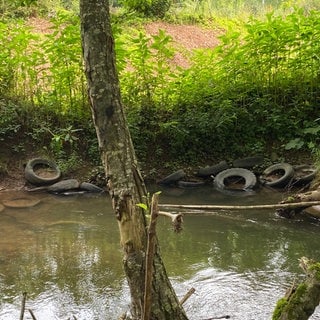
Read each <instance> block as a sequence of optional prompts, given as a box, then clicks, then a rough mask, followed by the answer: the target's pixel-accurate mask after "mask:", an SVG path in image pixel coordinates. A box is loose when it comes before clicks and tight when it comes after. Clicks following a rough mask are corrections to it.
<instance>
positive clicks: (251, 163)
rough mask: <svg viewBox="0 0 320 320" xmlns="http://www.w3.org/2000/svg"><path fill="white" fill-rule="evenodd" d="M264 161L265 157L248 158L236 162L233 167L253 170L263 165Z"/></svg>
mask: <svg viewBox="0 0 320 320" xmlns="http://www.w3.org/2000/svg"><path fill="white" fill-rule="evenodd" d="M263 161H264V157H263V156H253V157H247V158H242V159H237V160H234V161H233V163H232V165H233V166H234V167H235V168H245V169H251V168H253V167H255V166H259V165H261V164H262V163H263Z"/></svg>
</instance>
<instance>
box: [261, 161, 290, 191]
mask: <svg viewBox="0 0 320 320" xmlns="http://www.w3.org/2000/svg"><path fill="white" fill-rule="evenodd" d="M293 176H294V169H293V167H292V166H291V165H290V164H288V163H276V164H274V165H272V166H270V167H268V168H267V169H265V170H264V171H263V173H262V175H261V177H260V180H261V182H262V183H263V184H264V185H266V186H268V187H279V188H283V187H286V186H287V185H288V184H289V183H290V182H291V181H292V178H293Z"/></svg>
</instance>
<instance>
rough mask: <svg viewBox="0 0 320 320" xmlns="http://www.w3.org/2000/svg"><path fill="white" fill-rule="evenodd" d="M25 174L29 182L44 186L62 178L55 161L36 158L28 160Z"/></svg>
mask: <svg viewBox="0 0 320 320" xmlns="http://www.w3.org/2000/svg"><path fill="white" fill-rule="evenodd" d="M24 176H25V178H26V180H27V181H28V182H30V183H32V184H34V185H36V186H43V185H50V184H53V183H55V182H57V181H58V180H59V179H60V178H61V171H60V169H59V168H58V166H57V165H56V164H55V163H54V162H53V161H50V160H46V159H41V158H36V159H32V160H29V161H28V163H27V165H26V167H25V170H24Z"/></svg>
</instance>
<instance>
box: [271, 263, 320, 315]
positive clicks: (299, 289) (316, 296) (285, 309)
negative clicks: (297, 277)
mask: <svg viewBox="0 0 320 320" xmlns="http://www.w3.org/2000/svg"><path fill="white" fill-rule="evenodd" d="M300 267H301V268H302V269H303V271H304V272H305V273H306V276H307V277H306V280H305V281H304V282H303V283H301V284H299V285H298V286H297V285H295V284H294V285H293V286H292V287H291V288H290V290H289V291H288V292H287V293H286V295H285V297H284V298H282V299H280V300H279V301H278V303H277V306H276V308H275V310H274V312H273V316H272V320H307V319H309V317H310V316H311V315H312V314H313V312H314V310H315V308H316V307H317V306H318V305H319V303H320V263H319V262H318V263H315V262H314V261H312V260H309V259H308V258H305V257H302V258H301V259H300Z"/></svg>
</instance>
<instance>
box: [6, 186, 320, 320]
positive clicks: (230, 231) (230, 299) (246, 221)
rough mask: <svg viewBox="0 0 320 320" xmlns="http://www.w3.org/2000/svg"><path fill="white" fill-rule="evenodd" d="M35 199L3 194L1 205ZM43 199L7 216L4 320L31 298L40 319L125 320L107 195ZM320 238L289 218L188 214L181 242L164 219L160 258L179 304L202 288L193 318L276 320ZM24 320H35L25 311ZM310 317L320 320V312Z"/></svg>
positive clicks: (254, 200)
mask: <svg viewBox="0 0 320 320" xmlns="http://www.w3.org/2000/svg"><path fill="white" fill-rule="evenodd" d="M159 189H160V187H159V186H156V187H150V190H151V191H157V190H159ZM29 196H30V194H25V193H19V192H15V193H12V192H10V193H9V192H8V193H5V192H3V193H0V203H1V202H4V201H5V200H6V199H13V198H23V197H29ZM32 196H35V195H34V194H33V195H32ZM37 197H38V198H39V199H40V200H41V202H40V203H39V204H38V205H36V206H34V207H31V208H5V209H4V210H3V211H2V212H1V213H0V234H1V237H0V319H1V320H17V319H19V315H20V308H21V301H22V293H23V292H27V300H26V309H31V310H32V311H33V313H34V315H35V316H36V318H37V320H54V319H57V320H58V319H59V320H67V319H73V316H75V317H76V318H77V319H78V320H105V319H107V320H115V319H117V317H118V316H119V315H120V314H121V313H123V312H124V311H125V310H126V309H127V307H128V304H129V291H128V287H127V284H126V281H125V279H124V274H123V271H122V265H121V258H122V254H121V250H120V247H119V234H118V227H117V223H116V219H115V217H114V215H113V212H112V209H111V203H110V200H109V197H108V196H105V195H104V196H101V195H99V196H97V195H77V196H54V195H49V194H38V195H37ZM282 197H284V195H283V194H281V193H279V192H276V191H271V190H266V189H262V190H260V191H258V192H257V193H256V194H249V193H247V192H245V193H242V192H238V193H237V194H222V193H219V192H218V191H215V190H213V188H212V187H203V188H201V189H174V188H168V189H163V190H162V194H161V196H160V202H161V203H175V204H222V205H249V204H250V205H251V204H268V203H276V202H278V201H279V200H281V199H282ZM319 231H320V225H319V223H318V222H317V221H316V220H312V219H311V218H307V217H304V216H303V215H301V216H299V217H298V218H296V219H293V220H287V219H283V218H280V217H277V216H276V215H275V213H274V210H259V211H254V210H249V211H243V210H241V211H240V210H239V211H222V210H217V211H216V212H215V213H214V215H212V216H209V215H201V216H198V215H189V214H186V215H185V217H184V229H183V231H182V233H180V234H175V233H173V232H172V228H171V223H170V221H169V219H168V218H165V217H160V218H159V220H158V236H159V240H160V245H161V252H162V256H163V259H164V262H165V265H166V267H167V271H168V274H169V276H170V279H171V280H172V284H173V286H174V288H175V290H176V292H177V294H178V296H179V297H182V296H184V294H185V293H186V292H187V291H188V290H189V289H190V288H192V287H193V288H195V290H196V291H195V293H194V294H193V295H192V296H191V297H190V298H189V299H188V300H187V302H186V303H185V304H184V307H185V310H186V312H187V314H188V316H189V319H190V320H191V319H192V320H200V319H207V318H211V317H219V316H226V315H229V316H230V319H239V320H267V319H271V316H272V312H273V309H274V306H275V304H276V301H277V300H278V299H279V298H281V297H283V295H284V294H285V291H286V289H287V288H289V287H290V286H291V285H292V283H293V281H294V280H295V279H296V280H297V281H299V280H301V279H303V273H302V271H301V270H300V269H299V266H298V259H299V258H300V257H302V256H306V257H309V258H313V259H315V260H318V261H319V260H320V246H319ZM24 319H32V318H31V316H30V314H29V313H28V312H27V310H26V313H25V318H24ZM311 319H320V309H317V310H316V311H315V313H314V314H313V316H312V318H311ZM173 320H174V319H173Z"/></svg>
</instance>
